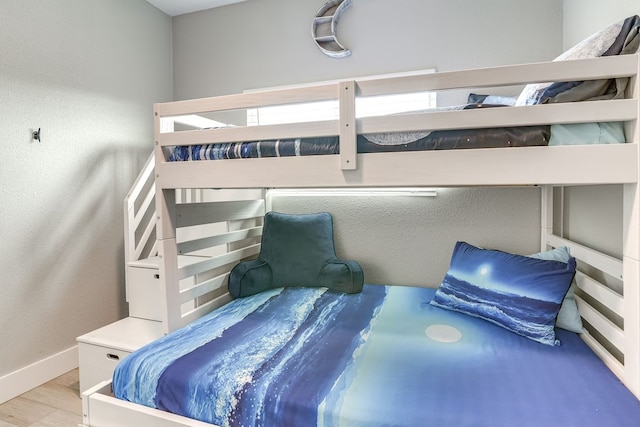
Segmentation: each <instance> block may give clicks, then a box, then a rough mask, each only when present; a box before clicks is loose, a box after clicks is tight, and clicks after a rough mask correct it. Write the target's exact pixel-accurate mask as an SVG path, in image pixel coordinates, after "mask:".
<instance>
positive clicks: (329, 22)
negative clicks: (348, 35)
mask: <svg viewBox="0 0 640 427" xmlns="http://www.w3.org/2000/svg"><path fill="white" fill-rule="evenodd" d="M349 6H351V0H331V1H328V2H326V3H325V4H324V6H322V7H321V8H320V10H318V12H317V13H316V15H315V16H314V18H313V24H312V26H311V34H312V36H313V40H314V41H315V42H316V44H317V45H318V47H319V48H320V51H321V52H322V53H324V54H325V55H327V56H331V57H333V58H344V57H345V56H349V55H351V51H350V50H349V49H347V48H345V47H344V46H342V45H341V44H340V42H339V41H338V38H337V36H336V27H337V26H338V21H339V20H340V16H342V14H343V13H344V11H345V10H347V9H348V8H349Z"/></svg>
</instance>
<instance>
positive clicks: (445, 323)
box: [113, 285, 640, 427]
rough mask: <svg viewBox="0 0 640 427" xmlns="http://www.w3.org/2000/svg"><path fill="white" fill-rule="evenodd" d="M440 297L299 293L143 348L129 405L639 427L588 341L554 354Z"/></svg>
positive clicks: (416, 422)
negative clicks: (444, 304) (451, 307)
mask: <svg viewBox="0 0 640 427" xmlns="http://www.w3.org/2000/svg"><path fill="white" fill-rule="evenodd" d="M433 293H434V290H433V289H424V288H410V287H400V286H394V287H386V286H376V285H365V287H364V290H363V292H362V293H360V294H353V295H346V294H341V293H334V292H331V291H328V290H326V289H307V288H287V289H276V290H272V291H268V292H264V293H261V294H258V295H254V296H252V297H248V298H243V299H237V300H234V301H232V302H231V303H229V304H228V305H226V306H224V307H222V308H221V309H218V310H216V311H214V312H212V313H210V314H209V315H207V316H205V317H203V318H201V319H199V320H198V321H196V322H194V323H193V324H191V325H189V326H187V327H185V328H183V329H181V330H178V331H176V332H174V333H172V334H170V335H167V336H166V337H163V338H162V339H160V340H158V341H155V342H153V343H151V344H149V345H147V346H145V347H143V348H142V349H140V350H138V351H137V352H134V353H133V354H132V355H130V356H128V357H127V358H126V359H124V360H123V361H122V362H121V363H120V364H119V365H118V367H117V368H116V371H115V373H114V379H113V390H114V394H115V395H116V397H118V398H120V399H124V400H128V401H131V402H136V403H139V404H142V405H146V406H149V407H154V408H159V409H163V410H167V411H170V412H173V413H176V414H180V415H184V416H187V417H190V418H194V419H198V420H201V421H205V422H209V423H212V424H216V425H220V426H270V427H273V426H278V427H283V426H296V427H301V426H315V425H317V426H326V427H330V426H367V427H372V426H456V427H460V426H492V427H498V426H513V425H518V426H522V427H523V426H581V427H582V426H605V425H606V426H609V425H611V426H613V425H615V426H637V425H638V420H640V402H639V401H638V400H637V399H636V398H635V397H634V396H633V395H632V394H631V393H630V392H629V391H628V390H627V389H626V388H625V387H624V386H623V385H622V384H621V383H620V382H619V381H618V380H617V379H616V378H615V376H614V375H613V374H612V373H611V372H610V371H609V370H608V369H607V368H606V367H605V366H604V364H603V363H602V362H601V361H600V360H599V359H598V358H597V357H596V356H595V354H593V352H591V350H590V349H588V347H587V346H586V345H585V344H584V343H583V342H582V340H581V339H580V338H579V336H578V335H577V334H574V333H571V332H567V331H562V330H559V331H558V337H559V339H560V340H561V343H562V344H561V345H560V346H558V347H551V346H545V345H541V344H539V343H536V342H534V341H531V340H528V339H526V338H523V337H521V336H519V335H516V334H514V333H511V332H509V331H507V330H505V329H502V328H500V327H498V326H496V325H494V324H491V323H489V322H486V321H483V320H480V319H477V318H473V317H470V316H466V315H464V314H461V313H456V312H451V311H447V310H443V309H440V308H438V307H434V306H431V305H430V304H429V301H430V300H431V299H432V297H433Z"/></svg>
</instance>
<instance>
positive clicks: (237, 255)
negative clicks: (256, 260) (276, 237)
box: [177, 243, 260, 279]
mask: <svg viewBox="0 0 640 427" xmlns="http://www.w3.org/2000/svg"><path fill="white" fill-rule="evenodd" d="M259 252H260V244H259V243H256V244H254V245H250V246H246V247H242V248H240V249H237V250H235V251H230V252H227V253H225V254H223V255H219V256H216V257H211V258H208V259H204V260H202V261H199V262H197V263H193V264H190V265H186V266H184V267H182V268H179V269H178V275H177V276H178V278H179V279H185V278H187V277H190V276H195V275H196V274H200V273H204V272H205V271H208V270H213V269H214V268H217V267H222V266H223V265H227V264H232V263H237V262H239V261H241V260H243V259H246V258H249V257H252V256H254V255H257V254H258V253H259Z"/></svg>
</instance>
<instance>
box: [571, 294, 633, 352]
mask: <svg viewBox="0 0 640 427" xmlns="http://www.w3.org/2000/svg"><path fill="white" fill-rule="evenodd" d="M576 303H577V305H578V311H580V315H581V316H582V317H583V318H584V319H585V320H586V321H587V322H589V324H590V325H592V326H593V327H594V328H596V330H597V331H598V332H599V333H601V334H602V336H604V337H605V338H606V339H607V341H609V342H610V343H611V344H612V345H613V346H614V347H616V348H617V349H618V350H620V352H621V353H623V354H624V349H625V346H624V332H623V331H622V330H621V329H620V328H618V327H617V326H616V325H615V324H614V323H613V322H612V321H611V320H609V319H607V318H606V317H605V316H603V315H602V314H601V313H600V312H599V311H598V310H596V309H595V308H593V307H592V306H591V305H589V304H588V303H587V302H586V301H585V300H583V299H582V298H580V297H579V296H578V295H576Z"/></svg>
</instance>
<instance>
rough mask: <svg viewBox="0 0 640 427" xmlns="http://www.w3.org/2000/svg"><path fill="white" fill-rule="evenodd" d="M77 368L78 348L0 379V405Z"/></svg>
mask: <svg viewBox="0 0 640 427" xmlns="http://www.w3.org/2000/svg"><path fill="white" fill-rule="evenodd" d="M77 367H78V346H77V345H74V346H73V347H71V348H69V349H67V350H64V351H61V352H60V353H58V354H54V355H53V356H49V357H47V358H46V359H42V360H40V361H38V362H35V363H32V364H31V365H29V366H25V367H24V368H21V369H18V370H17V371H14V372H11V373H9V374H7V375H5V376H3V377H0V403H4V402H6V401H7V400H11V399H13V398H14V397H17V396H20V395H21V394H22V393H25V392H27V391H29V390H31V389H33V388H36V387H38V386H40V385H42V384H44V383H46V382H48V381H51V380H52V379H54V378H56V377H59V376H60V375H62V374H65V373H67V372H69V371H71V370H73V369H75V368H77Z"/></svg>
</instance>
